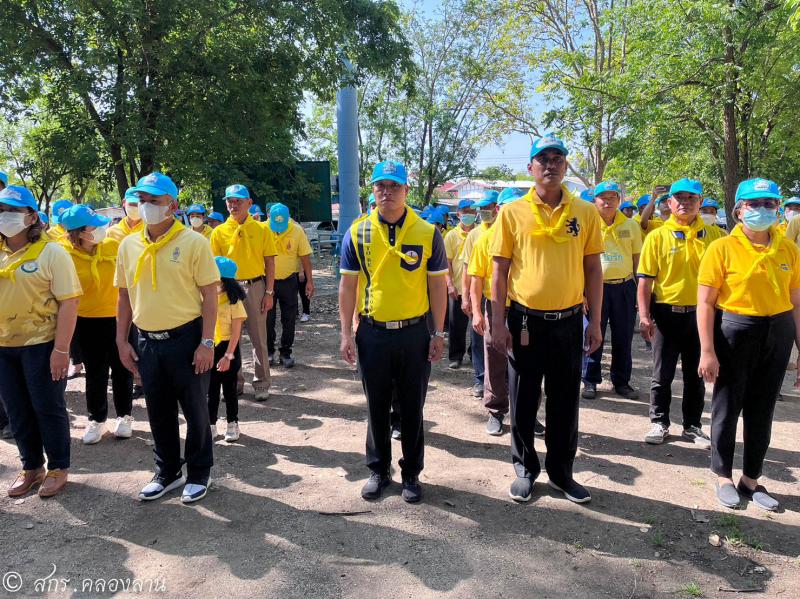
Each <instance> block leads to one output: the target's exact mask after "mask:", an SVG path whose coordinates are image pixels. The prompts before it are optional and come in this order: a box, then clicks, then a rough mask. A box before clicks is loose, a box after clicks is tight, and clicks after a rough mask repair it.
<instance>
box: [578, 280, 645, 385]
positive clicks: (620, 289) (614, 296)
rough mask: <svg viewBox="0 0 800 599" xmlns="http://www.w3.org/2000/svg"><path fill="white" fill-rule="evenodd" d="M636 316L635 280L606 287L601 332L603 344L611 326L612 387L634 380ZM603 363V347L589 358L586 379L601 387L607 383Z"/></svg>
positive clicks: (584, 374) (585, 373)
mask: <svg viewBox="0 0 800 599" xmlns="http://www.w3.org/2000/svg"><path fill="white" fill-rule="evenodd" d="M635 316H636V283H635V282H634V281H633V280H630V281H626V282H625V283H619V284H617V285H608V284H603V309H602V314H601V316H600V331H601V333H602V335H603V342H605V339H606V327H608V326H609V325H610V326H611V384H612V385H614V386H615V387H621V386H622V385H627V384H629V383H630V380H631V369H632V366H633V363H632V359H631V346H632V344H633V323H634V318H635ZM602 361H603V344H600V347H598V348H597V349H596V350H595V351H594V352H592V353H591V354H590V355H589V359H588V360H587V362H586V368H585V370H584V372H583V380H584V382H586V383H591V384H593V385H599V384H600V383H601V382H602V381H603V376H602V374H601V373H600V366H601V363H602Z"/></svg>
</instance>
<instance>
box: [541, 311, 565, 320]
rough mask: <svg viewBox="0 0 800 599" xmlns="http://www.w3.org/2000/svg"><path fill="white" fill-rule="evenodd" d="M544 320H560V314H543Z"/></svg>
mask: <svg viewBox="0 0 800 599" xmlns="http://www.w3.org/2000/svg"><path fill="white" fill-rule="evenodd" d="M544 319H545V320H561V312H545V313H544Z"/></svg>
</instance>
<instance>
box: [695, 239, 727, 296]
mask: <svg viewBox="0 0 800 599" xmlns="http://www.w3.org/2000/svg"><path fill="white" fill-rule="evenodd" d="M723 246H724V244H722V243H720V242H718V241H714V242H712V243H711V245H709V246H708V249H707V250H706V251H705V253H704V254H703V258H702V259H701V260H700V270H699V271H698V273H697V284H698V285H703V286H705V287H714V288H715V289H719V288H721V287H722V283H723V282H724V281H725V250H724V249H723Z"/></svg>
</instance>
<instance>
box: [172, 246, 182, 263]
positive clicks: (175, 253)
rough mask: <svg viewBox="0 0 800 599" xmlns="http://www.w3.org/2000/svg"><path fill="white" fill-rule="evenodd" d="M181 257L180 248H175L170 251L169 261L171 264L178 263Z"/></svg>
mask: <svg viewBox="0 0 800 599" xmlns="http://www.w3.org/2000/svg"><path fill="white" fill-rule="evenodd" d="M180 257H181V248H175V249H174V250H172V258H171V259H170V260H171V261H172V262H178V261H179V259H180Z"/></svg>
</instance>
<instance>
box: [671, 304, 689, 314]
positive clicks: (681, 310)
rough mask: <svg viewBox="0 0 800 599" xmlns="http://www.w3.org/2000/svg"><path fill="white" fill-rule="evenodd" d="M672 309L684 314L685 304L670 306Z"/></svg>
mask: <svg viewBox="0 0 800 599" xmlns="http://www.w3.org/2000/svg"><path fill="white" fill-rule="evenodd" d="M672 311H673V312H676V313H677V314H686V306H672Z"/></svg>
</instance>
